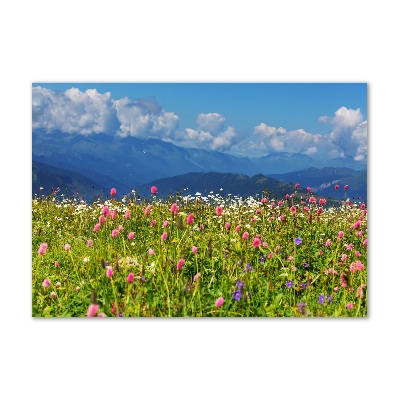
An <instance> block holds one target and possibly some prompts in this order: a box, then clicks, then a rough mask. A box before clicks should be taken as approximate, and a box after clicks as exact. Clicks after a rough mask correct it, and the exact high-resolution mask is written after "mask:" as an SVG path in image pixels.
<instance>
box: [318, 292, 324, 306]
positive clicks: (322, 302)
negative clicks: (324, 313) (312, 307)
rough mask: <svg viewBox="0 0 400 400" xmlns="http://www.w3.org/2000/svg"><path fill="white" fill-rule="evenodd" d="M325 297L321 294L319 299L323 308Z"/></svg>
mask: <svg viewBox="0 0 400 400" xmlns="http://www.w3.org/2000/svg"><path fill="white" fill-rule="evenodd" d="M324 300H325V296H324V295H323V294H321V296H319V297H318V303H319V304H320V305H321V306H322V304H324Z"/></svg>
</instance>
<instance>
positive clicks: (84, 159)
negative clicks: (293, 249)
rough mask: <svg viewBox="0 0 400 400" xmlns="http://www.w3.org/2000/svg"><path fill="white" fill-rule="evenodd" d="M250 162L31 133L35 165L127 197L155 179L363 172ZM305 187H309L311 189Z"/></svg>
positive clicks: (279, 159)
mask: <svg viewBox="0 0 400 400" xmlns="http://www.w3.org/2000/svg"><path fill="white" fill-rule="evenodd" d="M250 156H251V155H250V154H249V157H238V156H233V155H230V154H226V153H221V152H218V151H211V150H205V149H193V148H183V147H179V146H176V145H174V144H172V143H169V142H164V141H161V140H157V139H147V140H146V139H141V138H135V137H126V138H121V137H119V136H117V135H112V136H111V135H106V134H93V135H81V134H67V133H64V132H60V131H54V132H51V133H46V132H44V131H42V130H36V131H33V132H32V160H33V161H35V162H40V163H43V164H46V165H49V166H52V167H56V168H62V169H64V170H67V171H72V172H77V173H80V174H82V175H84V176H85V177H87V178H88V179H90V180H91V181H92V182H93V183H94V184H95V186H101V187H104V188H111V187H115V188H116V189H117V192H118V193H120V194H122V193H125V194H127V193H129V192H130V191H131V190H132V189H133V188H134V187H139V186H140V185H142V184H145V183H148V182H152V181H154V180H157V179H161V178H169V177H173V176H178V175H183V174H186V173H189V172H221V173H232V174H244V175H247V176H254V175H257V174H263V175H265V176H272V175H274V174H286V173H293V172H295V171H300V170H304V169H307V168H311V167H315V166H316V165H318V166H320V167H327V166H332V167H342V166H347V167H349V166H351V167H352V168H353V169H354V170H356V169H363V168H365V164H364V166H363V165H360V164H357V163H356V162H355V161H353V160H351V159H336V160H326V161H324V162H323V163H321V162H319V163H317V162H316V161H315V160H313V159H312V158H311V157H308V156H306V155H303V154H290V153H271V154H267V155H265V156H263V157H257V158H256V157H250ZM329 163H332V165H330V164H329ZM340 163H342V164H343V165H340ZM285 179H286V177H285ZM332 179H333V178H332ZM299 183H300V182H299ZM300 184H301V183H300ZM305 185H306V186H310V184H309V183H305ZM52 186H54V185H52ZM365 192H366V186H365Z"/></svg>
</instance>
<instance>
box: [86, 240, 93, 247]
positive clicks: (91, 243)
mask: <svg viewBox="0 0 400 400" xmlns="http://www.w3.org/2000/svg"><path fill="white" fill-rule="evenodd" d="M87 246H88V247H92V246H93V240H92V239H89V240H88V241H87Z"/></svg>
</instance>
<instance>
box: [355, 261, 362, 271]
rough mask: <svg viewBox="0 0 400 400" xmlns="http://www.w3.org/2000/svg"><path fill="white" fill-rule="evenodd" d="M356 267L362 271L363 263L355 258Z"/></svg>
mask: <svg viewBox="0 0 400 400" xmlns="http://www.w3.org/2000/svg"><path fill="white" fill-rule="evenodd" d="M356 268H357V269H358V270H359V271H364V264H363V263H362V262H361V261H360V260H357V261H356Z"/></svg>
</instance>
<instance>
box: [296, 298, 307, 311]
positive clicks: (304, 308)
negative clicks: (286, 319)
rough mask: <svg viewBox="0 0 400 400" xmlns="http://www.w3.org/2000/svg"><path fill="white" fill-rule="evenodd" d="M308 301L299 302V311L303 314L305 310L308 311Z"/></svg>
mask: <svg viewBox="0 0 400 400" xmlns="http://www.w3.org/2000/svg"><path fill="white" fill-rule="evenodd" d="M306 306H307V305H306V303H304V301H302V302H301V303H299V304H298V307H299V311H300V312H301V313H302V314H304V313H305V311H306Z"/></svg>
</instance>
